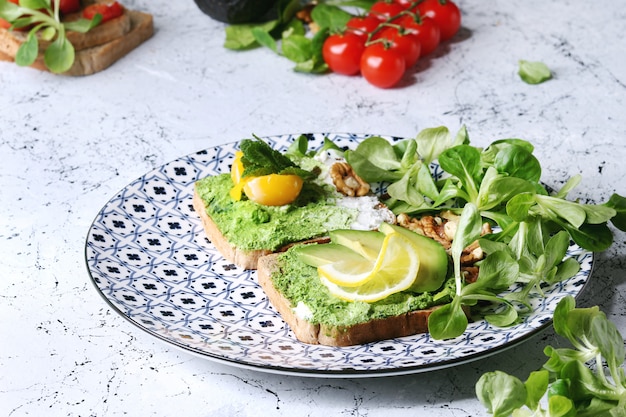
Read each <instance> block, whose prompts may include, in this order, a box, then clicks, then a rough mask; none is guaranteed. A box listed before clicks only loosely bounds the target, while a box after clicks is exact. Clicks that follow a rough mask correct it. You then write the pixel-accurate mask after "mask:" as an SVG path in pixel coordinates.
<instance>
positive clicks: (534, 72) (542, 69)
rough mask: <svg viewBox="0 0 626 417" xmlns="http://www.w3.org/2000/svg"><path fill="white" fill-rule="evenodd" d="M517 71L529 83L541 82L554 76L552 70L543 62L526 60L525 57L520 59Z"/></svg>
mask: <svg viewBox="0 0 626 417" xmlns="http://www.w3.org/2000/svg"><path fill="white" fill-rule="evenodd" d="M517 73H518V74H519V76H520V78H521V79H522V81H524V82H525V83H527V84H541V83H542V82H544V81H547V80H549V79H550V78H552V71H550V68H548V66H547V65H546V64H544V63H543V62H536V61H534V62H533V61H526V60H523V59H521V60H520V61H519V70H518V72H517Z"/></svg>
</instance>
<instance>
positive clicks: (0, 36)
mask: <svg viewBox="0 0 626 417" xmlns="http://www.w3.org/2000/svg"><path fill="white" fill-rule="evenodd" d="M70 18H71V17H70ZM74 18H75V17H74ZM153 33H154V25H153V19H152V15H150V14H148V13H143V12H138V11H133V10H128V9H126V10H125V11H124V14H123V15H122V16H120V17H118V18H116V19H113V20H110V21H108V22H105V23H103V24H101V25H99V26H97V27H95V28H93V29H92V30H90V31H89V32H87V33H84V34H83V33H77V32H71V31H70V32H68V33H67V38H68V40H69V41H70V42H71V43H72V45H73V46H74V49H75V51H76V56H75V60H74V64H73V65H72V67H71V68H70V69H69V70H68V71H66V72H64V73H63V75H74V76H80V75H90V74H93V73H96V72H99V71H102V70H104V69H106V68H108V67H109V66H111V65H112V64H113V63H115V62H116V61H118V60H119V59H120V58H122V57H123V56H125V55H126V54H128V53H129V52H130V51H132V50H133V49H135V48H136V47H137V46H139V45H140V44H141V43H143V42H144V41H146V40H147V39H149V38H150V37H151V36H152V35H153ZM26 36H27V34H26V33H25V32H20V31H11V30H7V29H0V60H3V61H15V55H16V54H17V51H18V49H19V47H20V46H21V45H22V43H24V41H25V40H26ZM45 46H46V43H44V42H41V44H40V51H43V50H45ZM31 66H32V67H33V68H36V69H39V70H42V71H48V68H47V67H46V66H45V64H44V60H43V52H40V53H39V56H38V57H37V59H36V60H35V62H34V63H33V64H32V65H31Z"/></svg>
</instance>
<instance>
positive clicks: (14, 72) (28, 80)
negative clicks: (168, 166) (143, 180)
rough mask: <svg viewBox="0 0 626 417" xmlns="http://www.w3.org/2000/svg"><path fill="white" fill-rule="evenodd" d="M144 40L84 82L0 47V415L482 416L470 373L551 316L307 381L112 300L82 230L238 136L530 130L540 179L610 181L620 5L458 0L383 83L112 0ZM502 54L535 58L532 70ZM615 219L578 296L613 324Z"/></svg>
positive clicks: (613, 186) (504, 364) (622, 312)
mask: <svg viewBox="0 0 626 417" xmlns="http://www.w3.org/2000/svg"><path fill="white" fill-rule="evenodd" d="M124 3H125V4H126V5H127V6H128V7H130V8H135V9H139V10H144V11H147V12H150V13H152V14H153V15H154V18H155V25H156V33H155V36H154V37H153V38H152V39H151V40H149V41H148V42H147V43H145V44H144V45H142V46H141V48H139V49H138V50H136V51H134V52H132V53H131V54H130V55H129V56H127V57H126V58H125V59H123V60H122V61H120V62H118V63H117V64H116V65H114V66H113V67H111V68H110V69H108V70H106V71H104V72H102V73H99V74H96V75H93V76H89V77H84V78H66V77H59V76H54V75H51V74H47V73H42V72H38V71H36V70H31V69H24V68H18V67H16V66H14V65H12V64H8V63H0V88H1V93H0V157H1V158H0V198H1V201H2V204H1V205H0V332H1V339H0V340H1V341H0V415H6V416H99V417H100V416H118V415H128V416H182V415H187V416H231V415H232V416H235V415H237V416H255V415H259V414H261V415H267V416H270V415H275V416H300V415H308V416H369V417H375V416H383V415H384V416H394V417H395V416H422V415H428V416H441V417H443V416H445V417H452V416H455V417H457V416H480V415H485V412H484V409H483V407H482V406H481V405H480V403H479V402H478V401H477V400H476V398H475V394H474V384H475V383H476V381H477V380H478V378H479V377H480V375H482V374H483V373H484V372H486V371H490V370H494V369H500V370H504V371H507V372H509V373H513V374H516V375H518V376H520V377H525V376H526V375H527V374H528V373H529V372H530V371H532V370H534V369H536V368H537V367H539V366H540V365H541V364H542V363H543V362H544V361H545V357H544V356H543V353H542V349H543V347H544V346H545V345H546V344H558V343H561V341H560V339H558V338H556V337H554V335H553V333H552V331H549V330H548V331H546V332H544V333H542V334H541V335H539V336H537V337H534V338H532V339H531V340H529V341H527V342H524V343H523V344H522V345H520V346H518V347H515V348H513V349H511V350H508V351H505V352H502V353H499V354H497V355H495V356H493V357H490V358H486V359H482V360H478V361H475V362H472V363H470V364H466V365H462V366H459V367H456V368H449V369H444V370H440V371H435V372H429V373H424V374H416V375H410V376H402V377H390V378H373V379H317V378H298V377H293V376H281V375H274V374H267V373H263V372H257V371H250V370H244V369H239V368H235V367H231V366H226V365H221V364H217V363H214V362H211V361H208V360H205V359H202V358H198V357H194V356H192V355H190V354H188V353H186V352H182V351H178V350H177V349H176V348H173V347H171V346H169V345H166V344H164V343H163V342H161V341H159V340H156V339H154V338H153V337H151V336H149V335H147V334H144V333H143V332H141V331H139V330H138V329H137V328H135V327H134V326H133V325H131V324H130V323H129V322H127V321H126V320H125V319H124V318H123V317H121V316H119V315H118V314H117V313H115V312H113V311H112V310H111V309H110V308H109V307H108V305H107V304H106V303H105V302H104V301H103V300H102V299H101V297H100V296H99V295H98V293H97V291H96V290H95V289H94V287H93V285H92V284H91V282H90V280H89V276H88V274H87V270H86V267H85V262H84V244H85V237H86V232H87V229H88V227H89V225H90V224H91V221H92V220H93V218H94V217H95V215H96V214H97V212H98V210H99V209H100V208H101V207H102V206H103V205H104V204H105V203H106V202H107V201H108V199H109V198H111V197H112V196H113V195H114V194H115V193H116V192H117V191H118V190H120V189H121V188H123V187H124V186H125V185H126V184H128V183H129V182H131V181H132V180H134V179H135V178H137V177H139V176H140V175H142V174H144V173H145V172H147V171H149V170H151V169H152V168H155V167H158V166H160V165H162V164H164V163H166V162H169V161H171V160H173V159H175V158H177V157H179V156H182V155H186V154H188V153H191V152H194V151H197V150H200V149H204V148H207V147H209V146H212V145H216V144H220V143H226V142H231V141H234V140H238V139H241V138H243V137H248V136H250V135H251V134H252V133H255V134H258V135H261V136H264V135H273V134H282V133H291V132H320V131H350V132H370V133H380V134H390V135H397V136H411V135H414V134H415V133H416V132H417V131H418V130H420V129H422V128H425V127H432V126H439V125H446V126H448V127H449V128H450V129H452V130H456V129H458V128H459V127H460V126H461V125H462V124H465V125H466V126H467V128H468V129H469V132H470V137H471V138H472V143H473V144H476V145H486V144H487V143H489V142H490V141H491V140H493V139H496V138H503V137H521V138H524V139H528V140H530V141H532V142H533V143H534V144H535V146H536V154H537V156H538V157H539V159H540V160H541V161H542V163H543V164H544V173H543V180H544V181H545V182H546V183H548V184H557V183H559V182H560V181H562V180H564V179H565V178H567V177H569V176H571V175H574V174H577V173H580V174H582V176H583V181H582V183H581V185H580V186H579V187H578V188H577V190H576V193H577V195H578V196H580V197H581V198H584V199H591V200H593V201H596V202H600V201H605V200H606V199H608V198H609V196H610V195H611V194H612V193H613V192H619V193H620V194H623V195H624V194H626V186H624V180H625V179H626V165H625V164H624V161H626V145H625V143H626V142H625V137H626V54H625V52H626V40H625V39H624V36H623V34H624V33H625V32H626V12H625V11H624V9H623V7H621V5H618V4H617V3H616V2H614V1H609V0H600V1H596V2H589V1H582V0H561V1H555V2H546V1H540V0H527V1H523V2H510V1H498V0H485V1H480V2H472V1H468V0H459V3H458V4H459V5H460V7H461V9H462V10H463V17H464V21H463V29H462V32H461V33H460V34H459V35H458V36H457V37H456V38H455V40H454V41H453V42H451V43H449V44H447V45H446V46H445V47H443V48H441V49H440V50H439V51H438V53H437V54H436V55H435V56H434V57H432V58H430V59H428V60H425V61H422V63H420V65H419V67H418V68H417V70H416V71H415V73H414V74H412V76H411V77H409V79H408V80H407V82H406V83H405V84H404V85H403V86H401V87H400V88H396V89H392V90H379V89H376V88H374V87H371V86H369V85H367V84H366V83H365V82H364V80H363V79H361V78H358V77H354V78H348V77H342V76H334V75H326V76H313V75H304V74H298V73H294V72H293V71H292V70H291V68H292V65H291V64H290V63H289V62H288V61H286V60H284V59H282V58H279V57H277V56H275V55H273V54H272V53H271V52H270V51H269V50H254V51H248V52H243V53H236V52H231V51H228V50H225V49H224V48H222V46H221V45H222V42H223V36H224V35H223V25H222V24H220V23H218V22H215V21H212V20H210V19H209V18H208V17H207V16H205V15H203V14H201V13H200V11H199V10H198V9H197V8H196V6H195V4H194V3H193V1H191V0H185V1H182V0H179V1H175V2H172V1H165V0H126V1H125V2H124ZM519 59H527V60H538V61H542V62H544V63H546V64H547V65H548V66H549V67H550V68H551V69H552V70H553V71H554V74H555V77H554V79H552V80H550V81H549V82H546V83H544V84H541V85H538V86H530V85H527V84H525V83H523V82H521V81H520V80H519V78H518V76H517V75H516V71H517V61H518V60H519ZM625 249H626V237H625V235H624V233H621V232H616V235H615V243H614V245H613V247H612V248H611V249H610V250H608V251H607V252H605V253H601V254H599V255H598V256H597V258H596V259H597V261H596V266H595V271H594V274H593V281H592V282H591V283H590V284H589V285H588V287H587V288H586V290H585V292H584V293H583V295H582V297H581V299H580V301H579V303H580V304H581V305H586V306H589V305H599V306H600V307H601V308H602V310H603V311H605V312H606V313H607V314H608V316H609V317H610V318H611V319H612V320H613V321H615V323H616V324H617V325H618V328H619V329H620V331H621V332H622V333H623V334H626V307H625V306H626V279H625V269H626V268H625V265H626V259H625V256H626V255H625Z"/></svg>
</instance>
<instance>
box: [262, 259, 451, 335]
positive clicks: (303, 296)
mask: <svg viewBox="0 0 626 417" xmlns="http://www.w3.org/2000/svg"><path fill="white" fill-rule="evenodd" d="M292 249H293V248H292ZM292 249H290V250H287V251H286V252H283V253H281V254H280V255H279V258H278V268H277V269H278V270H277V271H276V272H274V273H273V274H272V282H273V283H274V286H275V287H276V288H277V289H278V290H279V291H280V292H281V293H282V294H283V295H284V296H285V297H286V298H287V299H288V300H289V301H290V303H291V305H292V306H293V307H296V306H298V305H301V304H304V305H306V307H308V310H310V316H309V317H306V319H307V320H308V321H309V322H311V323H313V324H324V325H328V326H351V325H354V324H358V323H364V322H367V321H370V320H374V319H383V318H386V317H391V316H396V315H399V314H404V313H408V312H410V311H413V310H422V309H426V308H429V307H432V306H434V305H438V304H444V303H447V302H450V299H449V297H448V296H445V297H443V298H441V299H439V300H437V301H435V299H434V293H427V292H425V293H412V292H409V291H403V292H399V293H396V294H393V295H391V296H389V297H387V298H385V299H383V300H380V301H377V302H374V303H366V302H360V301H355V302H348V301H343V300H341V299H339V298H337V297H335V296H334V295H332V294H331V293H330V292H329V291H328V289H327V288H326V287H325V286H324V284H322V282H321V281H320V279H319V277H318V274H317V269H316V268H315V267H312V266H308V265H306V264H304V263H302V262H300V261H299V260H298V258H297V256H296V255H295V253H294V251H293V250H292ZM452 281H453V280H449V281H448V282H446V283H445V284H444V286H447V287H449V286H450V285H453V283H452Z"/></svg>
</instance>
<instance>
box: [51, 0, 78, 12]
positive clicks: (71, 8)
mask: <svg viewBox="0 0 626 417" xmlns="http://www.w3.org/2000/svg"><path fill="white" fill-rule="evenodd" d="M52 8H53V10H54V1H52ZM80 8H81V5H80V0H59V11H60V12H61V13H63V14H68V13H76V12H78V11H79V10H80Z"/></svg>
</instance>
